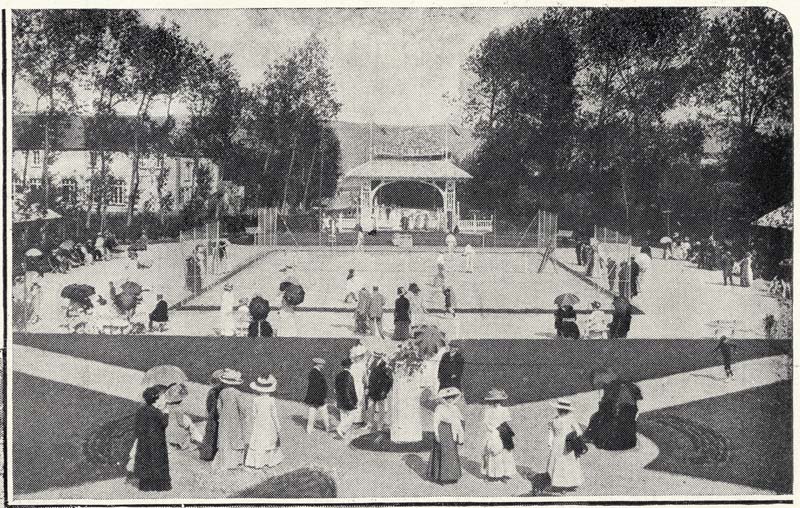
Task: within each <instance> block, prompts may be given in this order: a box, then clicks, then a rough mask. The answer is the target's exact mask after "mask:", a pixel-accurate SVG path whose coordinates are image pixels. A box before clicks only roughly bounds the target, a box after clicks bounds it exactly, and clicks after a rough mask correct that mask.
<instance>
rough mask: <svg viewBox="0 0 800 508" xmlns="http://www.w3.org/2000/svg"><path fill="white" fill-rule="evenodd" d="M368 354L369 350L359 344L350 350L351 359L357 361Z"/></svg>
mask: <svg viewBox="0 0 800 508" xmlns="http://www.w3.org/2000/svg"><path fill="white" fill-rule="evenodd" d="M366 354H367V348H365V347H364V346H363V345H361V344H357V345H355V346H353V348H352V349H350V359H351V360H355V359H356V358H358V357H361V356H364V355H366Z"/></svg>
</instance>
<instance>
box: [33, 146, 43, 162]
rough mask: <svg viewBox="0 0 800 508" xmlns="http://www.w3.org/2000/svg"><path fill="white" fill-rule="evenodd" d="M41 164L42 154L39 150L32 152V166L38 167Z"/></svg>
mask: <svg viewBox="0 0 800 508" xmlns="http://www.w3.org/2000/svg"><path fill="white" fill-rule="evenodd" d="M41 163H42V152H41V151H39V150H34V151H33V165H34V166H38V165H39V164H41Z"/></svg>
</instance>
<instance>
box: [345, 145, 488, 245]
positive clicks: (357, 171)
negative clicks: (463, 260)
mask: <svg viewBox="0 0 800 508" xmlns="http://www.w3.org/2000/svg"><path fill="white" fill-rule="evenodd" d="M470 178H472V177H471V176H470V175H469V173H467V172H466V171H464V170H463V169H461V168H459V167H458V166H456V165H455V164H453V163H452V162H450V161H449V160H447V159H444V158H442V159H421V158H405V159H388V158H387V159H373V160H370V161H367V162H365V163H363V164H361V165H359V166H355V167H353V168H352V169H350V170H349V171H348V172H347V173H345V174H344V176H343V179H342V183H343V184H344V185H346V186H347V187H348V188H350V189H357V199H356V200H355V201H356V206H357V213H356V217H355V218H354V220H357V221H360V222H361V224H362V226H363V227H364V228H365V229H366V228H369V227H370V226H375V227H377V228H378V229H384V230H387V229H389V230H391V229H399V222H398V221H399V217H398V216H397V215H394V216H393V215H392V214H391V213H390V212H386V213H383V210H382V209H381V205H379V203H378V202H377V196H378V191H379V190H380V189H381V188H383V187H386V186H388V185H392V184H395V183H398V182H415V183H422V184H425V185H429V186H431V187H433V188H435V189H436V190H437V191H438V192H439V193H440V194H441V196H442V204H443V206H442V208H441V209H440V210H438V211H437V212H436V213H435V215H432V216H430V217H428V216H426V217H425V223H424V225H421V224H419V223H415V222H414V221H413V220H412V221H411V225H410V228H409V229H422V228H424V229H428V230H439V231H452V230H453V228H454V227H455V226H456V225H457V224H458V225H459V229H463V228H462V225H461V224H460V221H459V219H460V206H459V203H458V201H457V199H456V184H457V182H459V181H464V180H467V179H470ZM483 227H486V226H485V225H483ZM489 227H491V226H489ZM470 229H473V228H470Z"/></svg>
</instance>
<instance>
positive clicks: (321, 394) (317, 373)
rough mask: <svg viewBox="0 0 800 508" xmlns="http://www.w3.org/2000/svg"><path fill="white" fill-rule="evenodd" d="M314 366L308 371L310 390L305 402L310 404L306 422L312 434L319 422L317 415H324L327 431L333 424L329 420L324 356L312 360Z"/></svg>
mask: <svg viewBox="0 0 800 508" xmlns="http://www.w3.org/2000/svg"><path fill="white" fill-rule="evenodd" d="M312 361H313V362H314V366H313V367H312V368H311V370H310V371H309V372H308V390H307V391H306V398H305V399H304V400H303V402H305V403H306V405H307V406H308V423H307V424H306V432H307V433H309V434H311V432H312V431H313V430H314V426H315V425H316V424H317V415H319V416H321V417H322V424H323V425H324V426H325V432H330V429H331V425H330V421H329V420H328V406H327V404H326V403H325V400H326V398H327V397H328V382H327V381H325V375H324V374H323V373H322V369H324V368H325V360H324V359H322V358H314V359H313V360H312Z"/></svg>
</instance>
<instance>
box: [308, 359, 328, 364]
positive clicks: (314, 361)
mask: <svg viewBox="0 0 800 508" xmlns="http://www.w3.org/2000/svg"><path fill="white" fill-rule="evenodd" d="M311 361H312V362H313V363H314V365H325V359H324V358H312V359H311Z"/></svg>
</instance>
